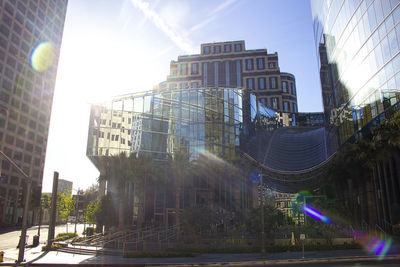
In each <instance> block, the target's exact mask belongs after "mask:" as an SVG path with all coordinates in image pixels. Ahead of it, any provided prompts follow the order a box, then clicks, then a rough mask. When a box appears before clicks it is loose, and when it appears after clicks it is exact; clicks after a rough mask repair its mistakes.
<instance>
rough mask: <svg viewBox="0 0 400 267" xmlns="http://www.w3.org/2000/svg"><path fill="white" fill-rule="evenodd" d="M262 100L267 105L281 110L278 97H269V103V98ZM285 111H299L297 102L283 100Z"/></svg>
mask: <svg viewBox="0 0 400 267" xmlns="http://www.w3.org/2000/svg"><path fill="white" fill-rule="evenodd" d="M260 101H261V103H263V104H264V105H265V106H267V107H271V108H272V109H275V110H279V109H280V108H281V107H280V104H279V102H280V101H279V98H278V97H271V98H269V103H268V98H261V99H260ZM283 111H284V112H297V104H296V103H290V102H287V101H283Z"/></svg>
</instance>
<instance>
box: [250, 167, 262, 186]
mask: <svg viewBox="0 0 400 267" xmlns="http://www.w3.org/2000/svg"><path fill="white" fill-rule="evenodd" d="M261 175H262V174H261V172H260V171H259V170H254V171H252V172H251V173H250V177H249V178H250V181H251V182H252V183H253V184H255V183H259V182H260V181H261Z"/></svg>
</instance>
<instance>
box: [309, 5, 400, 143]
mask: <svg viewBox="0 0 400 267" xmlns="http://www.w3.org/2000/svg"><path fill="white" fill-rule="evenodd" d="M311 8H312V16H313V23H314V34H315V41H316V48H317V49H318V52H319V55H320V62H319V65H320V74H321V85H322V94H323V104H324V110H325V117H326V120H327V123H329V124H330V126H331V127H330V133H329V134H330V137H331V140H334V142H332V144H333V148H332V149H333V151H334V150H336V149H337V148H338V147H340V146H341V145H343V144H345V143H346V142H349V141H354V140H356V139H357V138H358V137H362V136H365V135H366V134H368V133H369V132H370V129H371V127H372V126H373V125H377V124H379V122H380V121H381V120H384V119H385V118H386V116H387V112H391V111H392V110H394V109H398V103H399V100H400V94H399V90H398V88H399V86H400V72H399V71H400V55H399V48H400V46H399V44H400V25H399V22H400V1H398V0H375V1H374V0H336V1H332V0H325V1H321V0H311Z"/></svg>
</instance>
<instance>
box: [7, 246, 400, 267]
mask: <svg viewBox="0 0 400 267" xmlns="http://www.w3.org/2000/svg"><path fill="white" fill-rule="evenodd" d="M398 252H399V251H398V247H394V248H393V250H390V251H389V253H388V254H387V256H386V259H388V260H389V259H390V260H391V261H393V262H396V263H400V253H398ZM25 255H26V257H25V258H26V260H27V262H31V263H35V264H130V265H132V264H133V265H143V266H144V265H149V266H157V265H163V266H175V265H181V266H199V265H202V266H221V265H230V266H256V265H258V266H263V265H270V264H278V263H279V264H295V263H298V264H305V263H318V262H320V263H324V262H325V263H326V262H343V261H349V260H355V261H356V260H363V261H371V262H375V263H376V264H378V266H379V262H378V261H377V258H376V257H375V256H373V255H370V254H368V253H366V252H365V251H363V250H357V249H356V250H334V251H307V252H305V259H302V255H301V252H282V253H268V254H267V257H266V259H262V258H261V255H260V254H258V253H243V254H199V255H197V256H195V257H187V258H122V257H121V256H109V255H98V256H92V255H77V254H70V253H64V252H57V251H50V252H47V253H44V252H42V251H41V247H37V248H31V249H27V250H26V253H25ZM17 256H18V250H17V249H15V248H12V249H8V250H6V251H5V262H8V263H14V262H15V259H16V258H17Z"/></svg>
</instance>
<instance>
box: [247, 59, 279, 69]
mask: <svg viewBox="0 0 400 267" xmlns="http://www.w3.org/2000/svg"><path fill="white" fill-rule="evenodd" d="M256 62H257V69H258V70H263V69H265V58H257V59H256ZM268 68H269V69H274V68H276V62H269V63H268ZM246 70H254V59H252V58H248V59H246Z"/></svg>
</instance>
